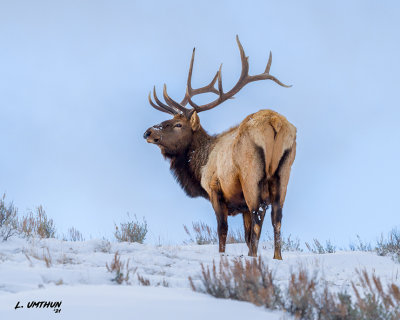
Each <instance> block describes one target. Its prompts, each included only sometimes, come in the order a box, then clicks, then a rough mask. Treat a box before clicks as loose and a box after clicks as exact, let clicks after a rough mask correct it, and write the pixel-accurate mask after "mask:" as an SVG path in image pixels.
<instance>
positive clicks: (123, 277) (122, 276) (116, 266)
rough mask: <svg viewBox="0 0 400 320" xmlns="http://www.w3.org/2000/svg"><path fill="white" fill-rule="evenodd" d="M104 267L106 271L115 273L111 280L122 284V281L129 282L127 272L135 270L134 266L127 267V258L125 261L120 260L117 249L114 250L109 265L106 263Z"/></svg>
mask: <svg viewBox="0 0 400 320" xmlns="http://www.w3.org/2000/svg"><path fill="white" fill-rule="evenodd" d="M106 268H107V271H108V272H111V273H115V275H114V278H112V279H111V281H114V282H116V283H118V284H122V283H124V282H125V283H126V284H130V282H129V274H130V273H131V272H132V273H135V272H136V268H134V269H133V268H129V259H128V261H127V262H126V263H125V262H123V261H121V257H120V255H119V252H118V251H117V252H115V254H114V259H113V260H112V261H111V263H110V265H108V263H106Z"/></svg>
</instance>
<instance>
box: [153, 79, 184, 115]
mask: <svg viewBox="0 0 400 320" xmlns="http://www.w3.org/2000/svg"><path fill="white" fill-rule="evenodd" d="M153 96H154V100H156V103H157V104H158V106H159V107H160V108H163V109H165V110H167V113H169V114H173V115H174V114H177V113H178V111H177V110H176V109H175V108H172V107H170V106H167V105H166V104H164V103H162V102H161V101H160V99H158V97H157V94H156V86H154V87H153ZM152 106H153V105H152ZM153 107H154V106H153ZM156 109H157V108H156ZM158 110H159V109H158Z"/></svg>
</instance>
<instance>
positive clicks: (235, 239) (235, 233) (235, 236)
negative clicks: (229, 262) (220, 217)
mask: <svg viewBox="0 0 400 320" xmlns="http://www.w3.org/2000/svg"><path fill="white" fill-rule="evenodd" d="M245 242H246V240H245V239H244V231H243V229H235V230H232V231H231V230H229V231H228V235H227V237H226V243H245Z"/></svg>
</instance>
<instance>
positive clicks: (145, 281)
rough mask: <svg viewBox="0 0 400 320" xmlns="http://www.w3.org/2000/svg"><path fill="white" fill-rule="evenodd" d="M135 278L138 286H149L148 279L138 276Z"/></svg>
mask: <svg viewBox="0 0 400 320" xmlns="http://www.w3.org/2000/svg"><path fill="white" fill-rule="evenodd" d="M137 278H138V281H139V284H140V285H142V286H145V287H148V286H150V280H149V279H146V278H144V277H142V276H141V275H139V274H138V275H137Z"/></svg>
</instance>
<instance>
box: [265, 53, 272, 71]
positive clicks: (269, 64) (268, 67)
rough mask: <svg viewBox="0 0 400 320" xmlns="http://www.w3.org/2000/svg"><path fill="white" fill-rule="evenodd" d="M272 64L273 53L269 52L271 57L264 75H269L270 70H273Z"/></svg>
mask: <svg viewBox="0 0 400 320" xmlns="http://www.w3.org/2000/svg"><path fill="white" fill-rule="evenodd" d="M271 63H272V52H271V51H270V52H269V57H268V63H267V66H266V67H265V71H264V73H268V74H269V69H271Z"/></svg>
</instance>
